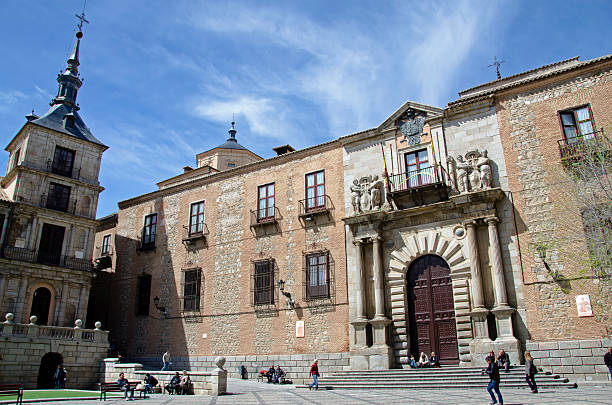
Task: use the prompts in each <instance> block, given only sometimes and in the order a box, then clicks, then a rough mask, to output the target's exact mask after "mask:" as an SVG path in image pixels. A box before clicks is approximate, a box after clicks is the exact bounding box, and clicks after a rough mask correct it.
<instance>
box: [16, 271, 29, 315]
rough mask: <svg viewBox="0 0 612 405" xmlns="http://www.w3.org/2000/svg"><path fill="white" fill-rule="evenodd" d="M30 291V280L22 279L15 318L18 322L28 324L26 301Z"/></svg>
mask: <svg viewBox="0 0 612 405" xmlns="http://www.w3.org/2000/svg"><path fill="white" fill-rule="evenodd" d="M27 291H28V278H27V277H22V278H21V282H20V283H19V292H18V293H17V302H16V305H15V306H16V308H15V316H16V317H17V322H21V323H27V321H26V319H28V318H29V317H28V315H27V314H26V313H25V312H26V306H27V305H26V301H27V299H28V297H27Z"/></svg>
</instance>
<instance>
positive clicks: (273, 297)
mask: <svg viewBox="0 0 612 405" xmlns="http://www.w3.org/2000/svg"><path fill="white" fill-rule="evenodd" d="M229 134H230V136H229V138H228V140H227V142H226V143H224V144H222V145H220V146H219V147H216V148H213V149H211V150H210V151H208V152H204V153H201V154H198V155H197V167H196V168H191V167H186V168H185V169H184V173H182V174H180V175H178V176H175V177H172V178H170V179H167V180H164V181H161V182H159V183H158V184H157V185H158V190H156V191H154V192H151V193H148V194H144V195H141V196H137V197H134V198H131V199H129V200H125V201H121V202H119V210H118V212H117V214H116V216H111V217H108V218H106V219H104V220H102V221H101V225H100V228H99V230H98V233H97V235H96V243H95V246H96V252H100V253H99V254H98V253H96V257H97V259H100V260H102V259H104V257H110V259H104V260H106V261H107V264H108V265H110V267H109V268H108V269H106V270H105V271H103V272H102V273H103V274H101V275H100V277H99V280H102V281H100V289H97V291H94V294H96V303H97V304H98V305H97V309H96V311H98V312H97V314H96V319H98V318H99V319H102V320H103V321H104V322H106V321H105V320H108V322H109V325H111V326H110V331H111V339H112V340H113V342H114V343H116V344H117V347H118V348H119V350H120V351H121V352H122V354H123V355H124V356H127V357H129V358H130V359H136V360H138V361H140V362H143V363H145V364H150V365H155V366H160V367H161V363H160V356H161V354H162V353H163V352H164V351H166V350H169V351H170V352H171V353H172V357H173V363H174V367H176V368H179V367H189V368H191V369H192V370H198V369H206V368H208V367H212V366H213V359H214V357H215V356H217V355H223V356H225V357H226V358H227V361H228V363H227V364H228V370H230V372H232V373H233V372H235V367H234V365H246V366H247V368H248V370H249V372H253V371H255V370H259V369H260V368H266V369H267V368H268V367H269V366H270V364H272V363H274V364H277V363H278V364H280V365H281V366H282V367H283V368H286V369H287V370H288V371H289V373H290V377H289V378H291V379H294V380H296V381H297V380H299V379H300V378H304V377H307V374H308V367H309V366H310V362H311V361H312V360H313V358H314V357H315V356H319V358H326V359H329V358H333V359H334V360H333V365H330V364H329V363H328V364H327V365H326V367H328V366H329V367H331V369H334V367H335V369H341V368H342V367H343V366H345V365H348V359H347V354H348V303H347V291H346V271H345V268H346V265H345V259H344V258H345V253H344V226H343V223H342V222H341V219H342V218H343V217H344V216H345V214H344V204H343V199H344V189H343V184H344V182H343V170H342V166H341V165H338V164H337V162H340V161H341V160H342V149H341V147H340V143H339V142H338V141H332V142H328V143H324V144H321V145H317V146H314V147H311V148H307V149H303V150H299V151H295V150H294V149H293V148H292V147H291V146H289V145H285V146H282V147H278V148H275V151H276V152H277V154H278V155H277V156H275V157H273V158H269V159H262V158H261V157H259V156H257V155H255V154H254V153H252V152H250V151H249V150H248V149H246V148H245V147H243V146H242V145H240V144H239V143H238V141H237V139H236V130H235V128H234V124H233V123H232V128H231V129H230V131H229ZM97 282H98V281H96V283H97ZM109 290H114V291H117V295H113V297H112V298H109V297H108V294H106V298H104V297H103V296H104V295H105V293H104V291H109ZM98 291H101V293H100V294H98ZM98 296H100V298H101V301H98V298H97V297H98Z"/></svg>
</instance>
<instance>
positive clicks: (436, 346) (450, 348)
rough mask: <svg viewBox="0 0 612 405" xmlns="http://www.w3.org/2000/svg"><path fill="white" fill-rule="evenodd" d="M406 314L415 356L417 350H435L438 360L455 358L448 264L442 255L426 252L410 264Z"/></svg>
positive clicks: (412, 350) (446, 362)
mask: <svg viewBox="0 0 612 405" xmlns="http://www.w3.org/2000/svg"><path fill="white" fill-rule="evenodd" d="M408 314H409V324H410V351H411V353H412V354H413V355H414V357H415V359H418V356H419V354H420V353H421V352H425V353H426V354H427V355H428V356H429V354H430V353H431V352H436V353H437V354H438V357H439V359H440V363H443V364H456V363H458V362H459V350H458V346H457V327H456V323H455V306H454V303H453V289H452V284H451V278H450V268H449V267H448V265H447V264H446V262H445V261H444V260H443V259H442V258H440V257H438V256H434V255H427V256H423V257H420V258H418V259H417V260H415V261H414V262H413V263H412V265H411V266H410V269H409V277H408Z"/></svg>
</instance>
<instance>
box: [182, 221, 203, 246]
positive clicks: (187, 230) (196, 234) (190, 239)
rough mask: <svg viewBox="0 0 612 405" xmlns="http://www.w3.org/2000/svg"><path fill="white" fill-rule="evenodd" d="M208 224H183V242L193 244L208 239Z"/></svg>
mask: <svg viewBox="0 0 612 405" xmlns="http://www.w3.org/2000/svg"><path fill="white" fill-rule="evenodd" d="M208 233H209V232H208V226H206V224H205V223H204V222H201V223H199V224H191V225H183V238H182V240H183V243H184V244H187V245H192V244H194V243H196V242H197V241H198V240H206V235H208Z"/></svg>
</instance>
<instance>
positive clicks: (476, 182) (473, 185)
mask: <svg viewBox="0 0 612 405" xmlns="http://www.w3.org/2000/svg"><path fill="white" fill-rule="evenodd" d="M479 188H480V172H479V171H478V170H476V169H475V168H472V172H471V173H470V189H471V190H478V189H479Z"/></svg>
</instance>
